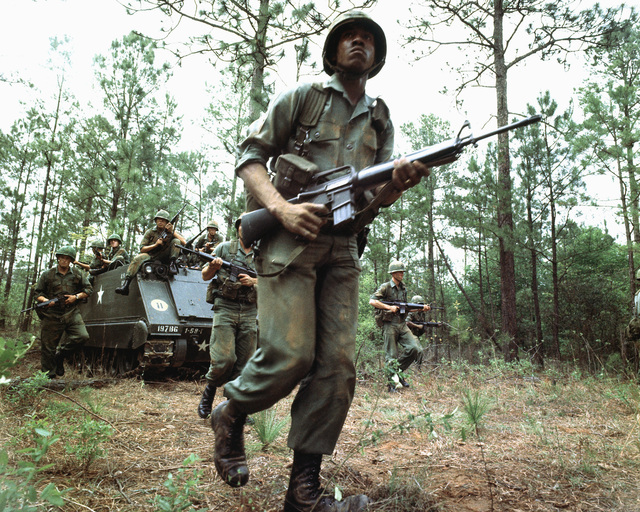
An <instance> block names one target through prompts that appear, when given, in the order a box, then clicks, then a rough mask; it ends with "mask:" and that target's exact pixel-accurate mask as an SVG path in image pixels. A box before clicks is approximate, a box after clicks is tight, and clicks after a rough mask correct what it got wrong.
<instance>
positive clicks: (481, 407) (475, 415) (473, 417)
mask: <svg viewBox="0 0 640 512" xmlns="http://www.w3.org/2000/svg"><path fill="white" fill-rule="evenodd" d="M490 409H491V404H490V402H489V400H488V399H487V398H486V397H483V396H482V395H481V394H480V392H479V391H475V392H473V391H471V390H470V389H465V390H464V392H463V395H462V410H463V411H464V413H465V415H466V419H467V423H469V425H470V426H471V427H473V429H474V431H475V433H476V436H478V437H480V426H481V424H482V422H483V421H484V416H485V415H486V414H487V412H489V410H490ZM463 437H464V434H463Z"/></svg>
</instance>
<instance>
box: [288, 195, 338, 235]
mask: <svg viewBox="0 0 640 512" xmlns="http://www.w3.org/2000/svg"><path fill="white" fill-rule="evenodd" d="M328 214H329V209H328V208H327V207H326V206H324V205H322V204H314V203H302V204H291V203H287V202H283V203H282V204H281V206H280V208H278V210H277V212H276V217H277V218H278V220H279V221H280V222H281V223H282V225H283V226H284V227H285V228H286V229H287V230H288V231H291V232H292V233H294V234H296V235H300V236H303V237H304V238H306V239H307V240H315V239H316V238H317V236H318V233H319V232H320V228H322V226H324V225H325V224H326V223H327V219H326V217H322V216H326V215H328Z"/></svg>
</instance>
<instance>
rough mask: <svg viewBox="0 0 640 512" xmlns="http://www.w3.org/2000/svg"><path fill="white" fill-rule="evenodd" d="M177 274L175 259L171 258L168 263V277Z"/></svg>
mask: <svg viewBox="0 0 640 512" xmlns="http://www.w3.org/2000/svg"><path fill="white" fill-rule="evenodd" d="M177 273H178V264H177V263H176V259H175V258H171V261H170V262H169V275H170V276H175V275H176V274H177Z"/></svg>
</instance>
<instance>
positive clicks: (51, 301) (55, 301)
mask: <svg viewBox="0 0 640 512" xmlns="http://www.w3.org/2000/svg"><path fill="white" fill-rule="evenodd" d="M66 299H67V297H66V295H60V296H59V297H56V298H55V299H49V300H45V301H44V302H38V303H37V304H36V305H35V306H31V307H30V308H26V309H23V310H22V311H20V313H26V312H27V311H31V310H33V309H35V310H36V311H37V310H38V309H43V308H46V307H47V306H49V304H53V305H56V304H57V305H59V304H60V303H62V304H64V301H65V300H66Z"/></svg>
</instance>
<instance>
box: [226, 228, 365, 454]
mask: <svg viewBox="0 0 640 512" xmlns="http://www.w3.org/2000/svg"><path fill="white" fill-rule="evenodd" d="M301 243H303V242H300V241H298V240H296V239H295V237H294V236H293V235H292V234H291V233H289V232H288V231H285V230H284V229H280V230H279V231H277V232H276V233H275V234H273V235H271V236H269V237H267V238H265V239H263V240H262V241H261V242H260V251H259V255H258V257H257V258H256V268H257V270H258V273H259V277H258V312H259V315H260V326H259V327H260V342H259V347H258V349H257V350H256V352H255V354H254V355H253V356H252V357H251V359H249V362H248V363H247V365H246V366H245V368H244V370H243V371H242V373H241V374H240V376H239V377H238V378H237V379H235V380H233V381H231V382H230V383H228V384H227V385H226V386H225V395H226V396H227V397H229V398H231V399H232V400H234V401H235V402H236V403H237V406H238V408H239V409H240V410H241V411H243V412H245V413H247V414H253V413H255V412H258V411H261V410H264V409H267V408H269V407H271V406H272V405H274V404H275V403H276V402H278V401H279V400H280V399H281V398H284V397H286V396H287V395H289V394H290V393H291V391H293V389H294V388H295V387H296V385H298V383H299V384H300V387H299V389H298V392H297V394H296V397H295V399H294V401H293V405H292V406H291V429H290V431H289V438H288V445H289V447H290V448H291V449H293V450H296V451H299V452H301V453H308V454H331V453H333V450H334V448H335V445H336V443H337V440H338V437H339V436H340V432H341V430H342V426H343V425H344V421H345V419H346V416H347V413H348V411H349V407H350V406H351V401H352V400H353V393H354V390H355V380H356V372H355V365H354V358H355V339H356V328H357V317H358V278H359V274H360V269H361V267H360V261H359V258H358V249H357V243H356V237H355V236H332V235H328V234H320V235H319V236H318V238H316V240H314V241H312V242H308V243H307V246H306V248H305V249H304V251H303V252H302V253H301V254H300V255H299V256H298V257H297V258H296V259H295V260H294V261H293V262H292V263H290V264H288V265H287V263H288V261H289V260H290V256H291V254H292V251H293V250H294V249H295V248H296V247H297V246H299V245H300V244H301ZM283 269H284V270H283ZM279 271H281V272H280V273H279V274H278V275H275V276H272V277H266V276H260V274H273V273H277V272H279Z"/></svg>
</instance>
